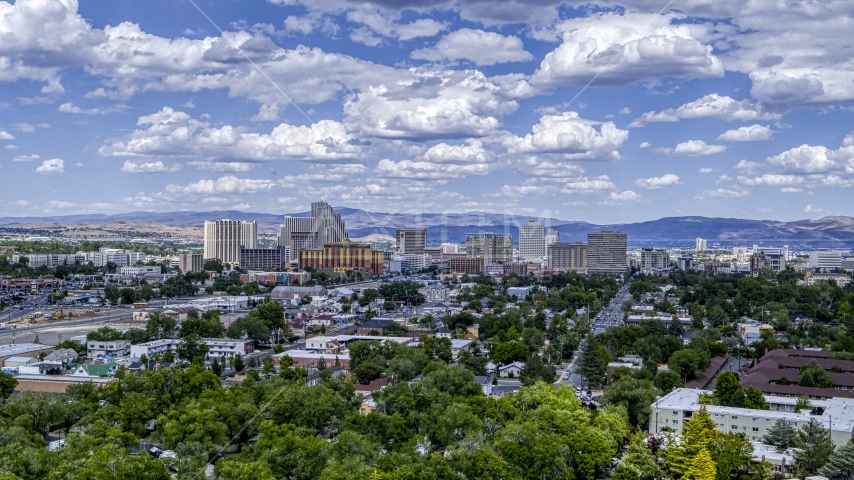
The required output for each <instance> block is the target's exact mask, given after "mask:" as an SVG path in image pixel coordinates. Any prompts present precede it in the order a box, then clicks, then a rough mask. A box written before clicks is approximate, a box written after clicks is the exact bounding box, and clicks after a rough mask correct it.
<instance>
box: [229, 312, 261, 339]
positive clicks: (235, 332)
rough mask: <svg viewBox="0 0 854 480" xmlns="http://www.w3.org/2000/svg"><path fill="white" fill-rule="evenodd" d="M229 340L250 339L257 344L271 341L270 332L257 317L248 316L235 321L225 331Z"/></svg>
mask: <svg viewBox="0 0 854 480" xmlns="http://www.w3.org/2000/svg"><path fill="white" fill-rule="evenodd" d="M225 334H226V335H227V336H228V338H244V337H246V338H250V339H252V340H254V341H256V342H267V341H269V340H270V330H269V329H268V328H267V326H266V325H264V322H263V321H262V320H261V319H260V318H258V316H257V315H248V316H246V317H240V318H238V319H237V320H235V321H234V322H233V323H232V324H231V325H229V326H228V328H227V329H226V331H225Z"/></svg>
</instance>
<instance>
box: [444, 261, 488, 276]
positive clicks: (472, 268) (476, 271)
mask: <svg viewBox="0 0 854 480" xmlns="http://www.w3.org/2000/svg"><path fill="white" fill-rule="evenodd" d="M448 265H449V267H450V271H451V273H452V274H458V275H480V274H481V273H483V272H485V271H486V267H485V266H484V264H483V257H477V258H451V259H450V260H449V262H448Z"/></svg>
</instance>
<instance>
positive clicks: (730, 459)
mask: <svg viewBox="0 0 854 480" xmlns="http://www.w3.org/2000/svg"><path fill="white" fill-rule="evenodd" d="M708 450H709V454H710V455H711V457H712V460H713V461H714V463H715V467H716V470H717V474H716V479H717V480H730V479H731V478H742V476H741V475H740V474H742V473H744V474H746V473H747V469H748V468H749V467H750V466H751V462H752V460H753V458H752V454H753V445H751V444H750V442H749V441H748V440H747V437H745V435H744V434H743V433H728V434H726V435H720V436H718V438H716V439H714V440H712V442H711V443H709V446H708Z"/></svg>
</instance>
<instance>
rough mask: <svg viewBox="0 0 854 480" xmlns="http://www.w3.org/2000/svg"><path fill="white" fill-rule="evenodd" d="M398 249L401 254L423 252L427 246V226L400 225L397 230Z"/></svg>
mask: <svg viewBox="0 0 854 480" xmlns="http://www.w3.org/2000/svg"><path fill="white" fill-rule="evenodd" d="M395 238H396V239H397V251H398V252H399V253H401V254H423V253H424V249H425V248H427V229H426V228H406V227H400V228H398V229H397V230H395Z"/></svg>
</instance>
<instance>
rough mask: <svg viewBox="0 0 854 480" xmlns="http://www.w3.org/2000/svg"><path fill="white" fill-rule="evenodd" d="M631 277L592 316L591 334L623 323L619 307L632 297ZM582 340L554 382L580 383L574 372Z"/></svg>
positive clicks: (576, 384) (582, 343)
mask: <svg viewBox="0 0 854 480" xmlns="http://www.w3.org/2000/svg"><path fill="white" fill-rule="evenodd" d="M631 282H632V281H631V279H629V281H628V282H626V284H625V285H623V286H622V287H621V288H620V290H618V291H617V295H616V296H615V297H614V299H613V300H611V303H609V304H608V306H607V307H605V308H604V309H602V311H601V312H599V314H598V315H596V317H594V318H593V324H592V326H591V328H592V329H593V335H598V334H600V333H602V332H604V331H605V330H606V329H607V328H608V327H615V326H618V325H622V324H623V311H622V310H621V309H620V307H621V306H622V305H623V302H625V301H627V300H631V299H632V295H631V294H630V293H629V285H631ZM584 344H585V343H584V340H583V339H582V340H581V343H580V344H579V345H578V350H577V351H576V352H575V353H574V354H573V355H572V361H571V362H570V363H569V366H567V367H566V369H565V370H564V371H563V372H561V376H560V378H559V379H558V381H557V382H555V384H558V383H560V382H567V383H572V384H573V386H575V387H578V386H580V385H581V375H579V374H578V373H576V370H577V369H576V368H575V367H576V362H577V361H578V359H579V358H580V357H581V351H582V350H584Z"/></svg>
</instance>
